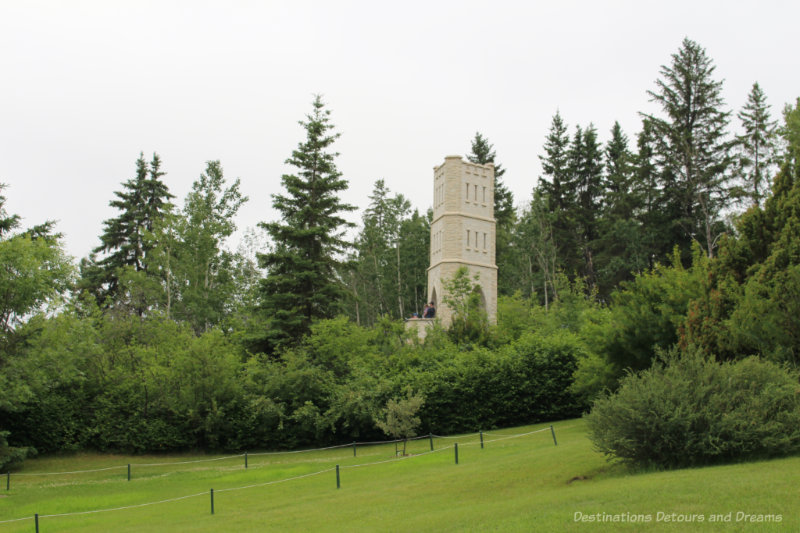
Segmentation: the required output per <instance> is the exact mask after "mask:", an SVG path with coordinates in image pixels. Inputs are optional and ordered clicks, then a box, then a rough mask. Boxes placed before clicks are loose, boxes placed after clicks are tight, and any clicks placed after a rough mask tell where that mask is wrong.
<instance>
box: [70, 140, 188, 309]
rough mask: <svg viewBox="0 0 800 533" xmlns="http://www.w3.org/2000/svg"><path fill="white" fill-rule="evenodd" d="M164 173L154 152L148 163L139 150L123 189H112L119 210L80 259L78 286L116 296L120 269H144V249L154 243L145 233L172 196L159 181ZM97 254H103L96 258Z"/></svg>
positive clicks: (167, 207) (103, 295)
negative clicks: (90, 250) (133, 171)
mask: <svg viewBox="0 0 800 533" xmlns="http://www.w3.org/2000/svg"><path fill="white" fill-rule="evenodd" d="M163 175H164V172H163V171H161V159H160V158H159V157H158V154H153V159H152V161H150V163H149V165H148V163H147V162H146V161H145V159H144V154H142V153H140V154H139V159H137V160H136V176H135V177H134V178H132V179H130V180H128V181H126V182H124V183H123V184H122V187H123V190H122V191H117V192H115V193H114V194H115V195H116V197H117V199H116V200H112V201H111V202H109V205H111V207H114V208H116V209H118V210H119V211H120V214H119V215H118V216H117V217H114V218H110V219H108V220H106V221H105V222H103V226H104V229H103V234H102V235H101V236H100V242H101V244H100V246H98V247H97V248H95V249H94V250H93V253H92V255H91V256H90V257H89V258H88V259H84V260H83V261H82V262H81V277H82V280H81V288H83V289H87V290H89V291H90V292H91V293H93V294H94V295H95V296H97V297H98V300H99V301H101V302H102V301H104V300H105V299H106V298H108V297H111V298H113V297H114V296H116V294H117V291H118V288H119V281H120V279H119V276H120V272H121V269H123V268H129V269H131V270H133V271H135V272H145V271H146V268H147V266H146V258H147V253H148V252H149V251H150V250H151V249H152V248H153V247H154V246H155V243H153V242H150V241H148V239H147V238H146V236H147V234H148V233H149V232H152V231H153V229H154V228H155V225H156V223H157V222H158V221H159V220H160V219H161V217H163V216H164V214H165V213H167V212H168V211H169V210H170V209H171V208H172V205H171V204H170V202H169V201H170V199H172V198H173V196H172V194H170V192H169V189H168V188H167V185H166V184H165V183H164V182H163V181H161V177H162V176H163ZM97 254H105V256H104V257H102V258H100V259H99V260H98V259H97Z"/></svg>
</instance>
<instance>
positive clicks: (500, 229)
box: [467, 133, 517, 294]
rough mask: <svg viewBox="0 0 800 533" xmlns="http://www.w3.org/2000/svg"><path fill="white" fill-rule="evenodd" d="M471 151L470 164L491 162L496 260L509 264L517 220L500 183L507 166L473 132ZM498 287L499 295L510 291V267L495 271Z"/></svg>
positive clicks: (509, 194) (510, 198)
mask: <svg viewBox="0 0 800 533" xmlns="http://www.w3.org/2000/svg"><path fill="white" fill-rule="evenodd" d="M471 148H472V152H471V153H470V154H469V155H467V159H468V160H469V161H470V162H471V163H477V164H479V165H485V164H487V163H492V164H493V165H494V219H495V222H496V225H495V237H496V238H495V261H496V262H497V264H502V265H504V264H508V263H509V262H510V261H511V259H512V258H511V257H510V255H511V254H512V253H513V250H511V234H512V231H513V228H514V225H515V224H516V222H517V215H516V212H515V211H514V195H513V194H512V192H511V191H510V190H508V187H506V186H505V184H504V183H503V180H502V177H503V174H505V173H506V169H504V168H503V166H502V165H501V164H500V163H498V162H497V161H496V158H497V156H496V155H495V151H494V147H493V146H492V144H491V143H490V142H489V140H488V139H487V138H486V137H484V136H483V135H481V134H480V133H475V138H474V139H473V140H472V147H471ZM498 276H499V277H498V280H497V289H498V292H499V293H500V294H512V293H513V292H514V287H515V285H516V284H515V281H514V274H513V270H512V269H502V268H501V269H500V271H499V272H498Z"/></svg>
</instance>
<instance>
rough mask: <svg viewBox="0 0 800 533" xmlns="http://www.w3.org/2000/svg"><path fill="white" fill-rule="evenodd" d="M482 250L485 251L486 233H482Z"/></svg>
mask: <svg viewBox="0 0 800 533" xmlns="http://www.w3.org/2000/svg"><path fill="white" fill-rule="evenodd" d="M483 251H484V252H485V251H486V234H485V233H484V234H483Z"/></svg>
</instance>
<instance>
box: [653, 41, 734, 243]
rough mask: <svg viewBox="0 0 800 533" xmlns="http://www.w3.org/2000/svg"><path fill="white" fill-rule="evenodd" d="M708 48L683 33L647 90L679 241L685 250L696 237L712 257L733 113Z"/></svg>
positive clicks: (726, 191) (724, 196) (726, 190)
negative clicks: (655, 110) (657, 109)
mask: <svg viewBox="0 0 800 533" xmlns="http://www.w3.org/2000/svg"><path fill="white" fill-rule="evenodd" d="M714 70H715V67H714V65H713V64H712V61H711V59H710V58H709V57H708V56H707V55H706V51H705V50H704V49H703V48H702V47H701V46H700V45H699V44H697V43H696V42H694V41H691V40H689V39H684V40H683V43H682V45H681V48H680V50H679V51H678V53H676V54H673V56H672V63H671V64H670V65H669V66H666V65H665V66H662V67H661V78H660V79H658V80H657V81H656V90H654V91H648V95H650V100H651V101H653V102H656V103H657V104H658V105H659V106H660V107H661V110H662V112H663V116H662V117H656V116H652V115H646V117H647V118H648V119H649V120H651V121H652V125H653V128H654V132H655V134H656V139H657V142H658V144H657V153H658V156H659V158H658V162H659V165H660V167H661V168H660V170H661V172H662V177H663V178H665V179H666V181H665V183H664V189H665V191H668V192H669V193H670V197H667V201H670V202H674V203H675V204H677V205H676V211H678V212H680V218H679V222H678V227H679V228H680V230H681V233H680V234H678V235H676V236H675V237H676V239H675V242H677V243H679V244H681V248H682V250H683V252H684V253H685V254H688V253H689V244H690V242H691V241H692V240H697V241H698V242H699V243H700V244H701V245H702V246H704V247H705V250H706V253H707V254H708V255H709V257H711V256H713V255H714V248H715V247H716V243H717V239H718V237H719V236H720V234H721V233H722V231H723V230H724V224H723V223H722V221H721V220H720V212H721V211H722V210H723V209H724V208H725V207H726V206H727V202H728V200H729V198H730V187H729V182H730V174H729V172H728V170H729V168H728V167H729V166H730V164H731V156H730V143H729V142H728V141H726V136H727V126H728V120H729V116H730V113H729V112H728V111H725V110H724V109H723V108H724V105H725V102H724V101H723V99H722V81H716V80H714V78H713V74H714Z"/></svg>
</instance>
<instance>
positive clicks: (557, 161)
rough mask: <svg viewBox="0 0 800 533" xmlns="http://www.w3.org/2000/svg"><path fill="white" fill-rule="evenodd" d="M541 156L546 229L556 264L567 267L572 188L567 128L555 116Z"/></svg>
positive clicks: (539, 187)
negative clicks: (547, 229) (556, 260)
mask: <svg viewBox="0 0 800 533" xmlns="http://www.w3.org/2000/svg"><path fill="white" fill-rule="evenodd" d="M544 152H545V154H544V155H540V156H539V159H540V160H541V161H542V171H543V175H542V176H541V177H540V178H539V183H538V184H537V192H538V195H539V197H540V198H541V201H542V203H543V205H544V207H545V208H546V213H547V216H548V219H549V220H548V221H547V226H548V227H549V228H550V233H551V236H552V244H553V246H554V248H555V252H554V253H555V255H556V257H558V264H562V265H563V264H566V263H567V262H568V261H566V260H565V259H566V258H567V256H571V254H572V250H573V247H572V245H573V244H574V231H573V228H572V226H573V220H572V219H571V216H572V214H573V208H574V203H575V199H574V192H575V191H574V189H571V187H573V186H574V184H573V183H571V176H572V165H571V153H570V142H569V136H568V135H567V125H566V124H565V123H564V121H563V120H562V118H561V114H560V113H559V112H556V114H555V115H554V116H553V120H552V122H551V124H550V132H549V133H548V135H547V138H546V139H545V143H544Z"/></svg>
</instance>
